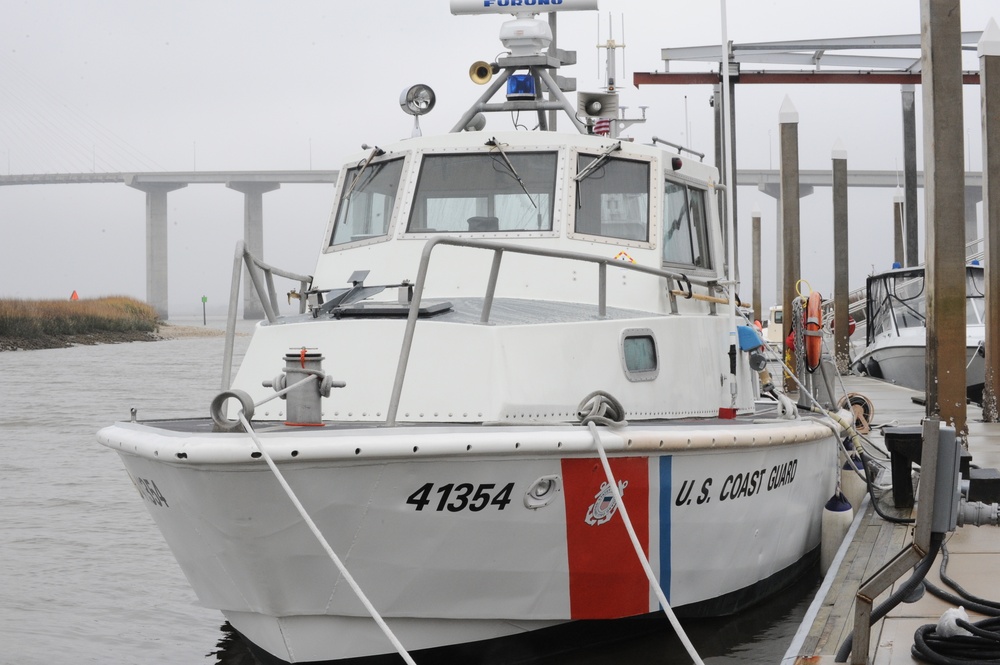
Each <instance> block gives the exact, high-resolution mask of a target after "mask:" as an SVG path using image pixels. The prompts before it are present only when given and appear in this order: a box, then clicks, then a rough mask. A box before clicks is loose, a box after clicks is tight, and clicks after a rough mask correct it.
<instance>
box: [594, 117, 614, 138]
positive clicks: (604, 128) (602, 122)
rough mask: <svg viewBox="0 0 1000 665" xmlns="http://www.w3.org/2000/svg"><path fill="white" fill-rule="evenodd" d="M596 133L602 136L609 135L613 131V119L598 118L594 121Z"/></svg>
mask: <svg viewBox="0 0 1000 665" xmlns="http://www.w3.org/2000/svg"><path fill="white" fill-rule="evenodd" d="M594 133H595V134H598V135H600V136H607V135H608V134H610V133H611V119H610V118H598V119H597V122H595V123H594Z"/></svg>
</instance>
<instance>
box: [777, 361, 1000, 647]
mask: <svg viewBox="0 0 1000 665" xmlns="http://www.w3.org/2000/svg"><path fill="white" fill-rule="evenodd" d="M843 379H844V383H845V387H846V388H847V390H848V392H852V393H860V394H862V395H864V396H866V397H868V398H869V399H870V400H871V401H872V403H873V404H874V406H875V412H874V414H873V418H872V421H873V422H872V424H873V425H874V426H873V427H872V431H871V433H870V434H869V435H868V438H870V439H871V440H872V442H873V443H874V444H876V445H878V446H879V447H880V448H882V449H883V450H884V449H885V445H884V442H883V438H882V434H881V431H880V427H881V426H884V425H917V424H919V423H920V421H921V419H922V418H923V416H924V407H923V406H922V405H921V404H918V403H916V402H914V400H913V398H915V397H917V398H921V397H923V395H922V393H918V392H916V391H913V390H909V389H907V388H901V387H899V386H894V385H891V384H888V383H885V382H883V381H878V380H875V379H870V378H867V377H857V376H845V377H843ZM981 420H982V413H981V411H980V410H979V409H978V408H977V407H974V406H972V405H969V410H968V423H969V452H970V453H971V454H972V462H973V464H975V465H977V466H980V467H983V468H990V467H992V468H1000V424H992V423H991V424H986V423H983V422H981ZM865 506H866V510H865V512H864V514H863V515H861V516H860V517H858V518H857V519H856V523H855V530H854V534H853V537H852V538H851V539H850V542H849V544H847V546H846V549H844V548H843V547H842V552H844V556H843V559H842V560H841V561H840V564H839V566H836V568H833V569H831V571H830V573H829V574H828V576H827V579H826V580H824V584H823V585H822V587H821V589H820V591H819V593H818V594H817V599H816V600H815V601H814V602H813V605H812V607H811V608H810V611H809V612H808V613H807V615H806V618H805V620H804V622H803V626H802V628H800V631H799V634H798V635H797V636H796V639H795V640H794V641H793V643H792V648H791V649H790V651H789V654H788V655H786V657H785V659H784V661H783V662H784V663H785V664H791V663H795V665H826V664H829V663H833V662H834V660H835V655H836V652H837V649H838V647H839V646H840V644H841V643H842V642H843V640H844V639H845V638H847V637H848V636H849V635H851V633H852V631H853V626H854V599H855V595H856V593H857V590H858V587H859V586H860V584H861V583H862V582H863V581H865V580H867V579H868V578H869V577H871V576H872V575H873V574H874V573H875V572H876V571H878V570H879V569H880V568H881V567H882V566H883V565H884V564H885V563H887V562H888V561H889V560H890V559H891V558H892V557H893V556H895V555H896V554H897V553H899V552H900V551H901V550H903V549H904V548H905V547H906V546H907V545H909V543H910V541H911V539H912V527H910V526H907V525H899V524H892V523H890V522H887V521H885V520H883V519H882V518H881V517H879V516H878V515H877V514H876V513H875V511H874V510H873V508H872V506H871V505H870V502H869V501H866V502H865ZM879 507H880V508H882V510H883V512H886V513H888V514H890V515H896V516H901V517H909V516H910V515H909V511H907V512H906V513H905V514H904V513H902V512H901V511H899V510H897V509H896V508H895V507H894V506H893V505H892V495H891V493H888V492H887V493H886V494H885V495H884V496H882V497H881V498H880V502H879ZM849 536H850V534H849ZM945 546H946V547H947V550H948V553H949V560H948V567H947V575H948V576H949V577H951V578H952V579H954V580H955V581H957V582H958V583H959V584H960V585H961V586H962V587H964V588H965V589H966V590H968V591H970V592H971V593H973V594H975V595H977V596H980V597H983V598H989V599H993V600H998V601H1000V575H997V573H996V570H997V568H998V565H1000V528H998V527H991V526H984V527H974V526H966V527H959V528H958V529H957V530H956V531H955V532H954V533H952V534H949V536H948V537H947V538H946V545H945ZM940 561H941V556H940V555H939V556H938V558H937V560H936V561H935V562H934V565H933V567H932V569H931V572H930V574H928V576H927V580H928V581H929V582H931V583H933V584H934V585H936V586H938V587H939V588H942V589H945V590H947V591H951V589H949V588H948V587H947V586H945V585H944V584H943V583H942V582H941V579H940V577H939V570H940ZM835 565H836V562H835ZM908 576H909V575H908V574H907V575H904V576H903V578H902V579H900V580H898V581H897V582H896V583H895V584H894V585H893V586H892V588H890V589H889V590H888V591H886V592H885V593H884V594H882V595H881V596H879V597H878V598H877V599H876V600H875V603H874V607H878V605H879V604H880V603H881V602H882V601H883V600H885V599H886V598H888V597H889V595H890V594H891V593H892V592H893V591H895V589H896V588H898V587H899V586H900V585H901V584H902V583H903V582H905V580H906V578H907V577H908ZM949 607H950V605H948V604H947V603H946V602H945V601H943V600H940V599H938V598H936V597H935V596H932V595H931V594H929V593H925V594H924V595H923V597H921V598H920V599H919V600H917V601H916V602H913V603H901V604H900V605H898V606H897V607H896V608H894V609H893V610H892V611H891V612H889V614H888V615H887V616H886V617H885V618H884V619H882V620H881V621H879V622H877V623H876V624H875V625H874V626H872V629H871V636H872V639H871V647H870V649H869V662H870V663H872V664H873V665H899V664H903V663H905V664H907V665H909V664H911V663H920V662H921V661H918V660H916V659H915V658H913V657H912V656H911V655H910V647H911V645H912V644H913V635H914V632H915V631H916V630H917V629H918V628H919V627H920V626H922V625H925V624H930V623H933V624H936V623H937V621H938V619H939V618H940V616H941V614H942V613H943V612H944V611H945V610H947V609H948V608H949ZM969 617H970V620H971V621H972V622H976V621H979V620H981V619H983V618H985V617H984V616H983V615H979V614H976V613H974V612H971V611H970V612H969ZM848 662H850V661H848Z"/></svg>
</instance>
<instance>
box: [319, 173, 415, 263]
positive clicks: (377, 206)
mask: <svg viewBox="0 0 1000 665" xmlns="http://www.w3.org/2000/svg"><path fill="white" fill-rule="evenodd" d="M402 172H403V160H402V159H401V158H397V159H390V160H385V161H381V162H372V163H370V164H368V165H367V166H364V165H358V166H356V167H354V168H353V169H350V170H349V171H348V172H347V174H346V176H345V178H344V192H345V194H343V195H341V199H340V203H339V204H338V205H337V216H336V223H335V225H334V227H333V237H332V238H330V245H343V244H345V243H349V242H355V241H358V240H367V239H369V238H377V237H379V236H384V235H386V234H387V233H388V232H389V219H390V218H391V217H392V208H393V206H394V205H395V203H396V195H397V193H398V191H399V177H400V175H401V174H402ZM352 184H353V187H352V186H351V185H352Z"/></svg>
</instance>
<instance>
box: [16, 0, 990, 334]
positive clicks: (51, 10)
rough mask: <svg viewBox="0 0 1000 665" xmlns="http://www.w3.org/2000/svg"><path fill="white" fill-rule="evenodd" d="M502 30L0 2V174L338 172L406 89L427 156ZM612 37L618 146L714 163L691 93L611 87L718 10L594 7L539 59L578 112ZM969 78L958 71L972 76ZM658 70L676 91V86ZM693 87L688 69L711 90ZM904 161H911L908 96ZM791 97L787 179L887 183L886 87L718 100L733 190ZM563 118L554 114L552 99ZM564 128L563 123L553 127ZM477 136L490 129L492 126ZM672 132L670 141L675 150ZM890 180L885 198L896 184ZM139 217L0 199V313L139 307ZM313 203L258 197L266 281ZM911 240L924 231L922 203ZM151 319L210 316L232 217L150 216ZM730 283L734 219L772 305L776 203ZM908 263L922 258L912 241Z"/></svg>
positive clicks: (300, 10)
mask: <svg viewBox="0 0 1000 665" xmlns="http://www.w3.org/2000/svg"><path fill="white" fill-rule="evenodd" d="M995 6H996V5H995V4H994V2H993V1H992V0H968V1H966V2H963V3H962V23H963V30H976V31H978V30H983V29H984V28H985V27H986V23H987V21H988V19H989V18H990V16H991V14H992V15H994V16H996V17H1000V10H997V9H995V8H994V7H995ZM507 18H508V17H501V16H458V17H456V16H452V15H451V14H450V12H449V10H448V3H447V0H434V1H433V2H432V1H427V0H423V1H421V2H406V3H404V2H400V1H389V2H378V3H376V2H350V3H348V2H341V1H337V2H334V1H333V0H300V1H297V2H294V3H280V4H279V3H273V2H264V1H263V0H240V1H236V0H224V1H215V2H213V1H208V2H206V1H205V0H200V1H197V2H195V1H192V0H174V1H173V2H170V3H143V2H134V1H129V2H125V1H120V0H102V1H101V2H86V3H83V2H72V3H68V2H65V1H64V0H30V1H29V0H25V1H23V2H22V1H19V0H18V1H15V0H0V173H4V174H7V173H8V172H9V173H14V174H18V173H52V172H90V171H156V170H168V171H169V170H185V171H186V170H193V169H197V170H208V171H212V170H254V169H261V170H282V169H308V168H315V169H335V168H339V167H340V166H341V164H340V162H341V160H342V158H343V156H344V155H345V154H349V153H353V152H356V151H358V149H359V147H360V145H361V143H369V144H372V145H375V144H384V143H387V142H391V141H394V140H397V139H399V138H402V137H404V136H408V135H409V133H410V128H411V126H412V119H411V118H410V117H409V116H406V115H405V114H403V112H402V111H401V110H400V109H399V105H398V98H399V93H400V91H401V90H402V89H403V88H405V87H407V86H408V85H411V84H413V83H418V82H419V83H426V84H428V85H430V86H431V87H432V88H434V90H435V91H436V93H437V95H438V103H437V106H436V108H435V109H434V111H433V112H432V113H431V114H430V115H428V116H425V117H424V118H422V119H421V125H422V127H423V130H424V134H425V135H427V134H431V133H436V132H444V131H447V130H448V129H450V127H451V126H452V125H453V124H454V123H455V121H456V120H457V119H458V117H459V116H460V115H461V113H462V112H463V111H464V110H465V108H466V107H467V106H468V105H469V104H471V103H472V102H473V101H474V100H475V99H476V98H477V97H478V96H479V95H480V94H481V93H482V88H480V87H478V86H475V85H474V84H473V83H472V82H471V81H469V79H468V76H467V72H468V68H469V65H470V64H471V63H472V62H473V61H475V60H488V61H489V60H494V59H495V58H496V56H497V54H499V53H500V52H501V51H502V50H503V48H502V46H501V44H500V42H499V40H498V39H497V34H498V30H499V27H500V24H501V23H502V22H503V21H504V20H506V19H507ZM609 20H610V21H611V22H613V24H614V30H615V32H614V36H615V39H616V40H618V41H619V42H621V41H622V24H623V23H624V42H625V44H626V48H625V51H624V66H625V68H626V69H627V71H626V73H625V74H624V75H622V73H621V71H620V69H621V67H622V55H621V53H622V52H621V51H619V52H618V53H619V56H618V57H619V73H618V79H619V85H620V88H621V93H622V102H621V103H622V104H623V105H625V106H629V107H630V111H629V115H633V114H635V113H637V112H638V107H639V106H640V105H645V106H649V110H648V112H647V118H648V122H647V123H646V124H645V125H637V126H633V127H632V128H631V129H630V130H628V131H627V132H626V134H625V135H626V136H633V137H635V139H636V140H637V141H641V142H648V141H649V140H650V138H651V137H652V136H654V135H655V136H659V137H661V138H666V139H667V140H671V141H674V142H677V143H683V144H687V145H690V146H692V147H694V148H695V149H697V150H699V151H702V152H705V153H707V154H708V155H709V157H708V158H707V159H708V160H709V161H711V160H712V158H711V155H712V154H713V137H712V132H713V130H712V126H713V125H712V123H713V116H712V109H711V108H709V106H708V99H709V97H710V96H711V89H710V87H709V86H692V87H687V88H682V87H679V86H646V87H644V88H642V89H638V90H637V89H635V88H634V87H633V86H632V85H631V74H632V72H633V71H657V70H662V67H663V63H662V60H660V49H661V48H665V47H678V46H699V45H708V44H717V43H719V40H720V27H719V6H718V3H716V2H675V1H672V0H667V1H664V0H601V11H600V12H599V13H594V12H580V13H572V12H571V13H562V14H560V16H559V34H558V39H559V45H560V47H562V48H564V49H573V50H576V51H577V53H578V60H579V63H578V64H577V65H576V66H573V67H569V68H566V69H565V70H563V71H562V72H561V73H562V74H563V75H564V76H572V77H575V78H576V79H577V87H578V89H579V90H592V91H596V90H598V89H599V88H600V87H601V85H602V84H603V77H604V52H603V51H601V52H600V53H599V52H598V50H597V49H596V48H595V46H596V44H597V43H598V42H601V43H603V41H604V40H606V39H607V38H608V23H609ZM919 27H920V12H919V3H918V2H915V1H912V0H878V1H877V2H871V1H867V2H861V1H858V0H849V1H845V2H835V3H834V2H822V3H820V2H802V1H801V0H780V1H779V0H775V1H772V2H750V1H746V0H745V1H739V0H737V1H735V2H729V37H730V39H731V40H733V41H734V42H737V43H740V42H751V41H770V40H779V39H780V40H788V39H817V38H834V37H851V36H870V35H890V34H909V33H917V32H919ZM966 63H967V64H966V68H976V67H977V64H978V63H977V61H976V59H975V54H974V52H973V53H972V54H971V55H967V56H966ZM677 69H678V67H674V71H677ZM700 69H702V70H705V69H708V67H707V66H703V67H700ZM919 92H920V91H919V89H918V94H917V104H918V110H917V123H918V159H922V146H920V145H919V144H920V143H921V142H922V138H921V129H920V128H921V123H922V114H921V112H920V104H921V100H920V94H919ZM786 94H787V95H788V96H789V97H790V98H791V100H792V102H793V103H794V104H795V106H796V108H797V110H798V112H799V145H800V166H801V168H803V169H825V168H829V166H830V155H831V150H832V148H833V145H834V143H835V142H836V140H837V139H840V140H841V141H842V142H843V144H844V147H845V148H846V149H847V152H848V168H849V169H885V170H898V169H901V168H902V129H901V122H900V117H901V111H900V106H901V105H900V96H899V88H898V86H826V87H812V86H801V85H799V86H785V87H782V86H743V87H739V86H738V87H737V110H738V114H739V115H738V121H737V127H736V132H737V148H738V158H737V159H738V164H739V166H740V167H741V168H778V149H777V140H778V110H779V107H780V106H781V102H782V99H783V98H784V96H785V95H786ZM572 97H574V96H573V95H571V98H572ZM964 101H965V135H966V140H967V143H968V146H969V147H970V148H971V149H969V150H968V151H967V156H966V163H967V165H968V166H969V167H970V168H971V169H972V170H978V169H980V168H981V163H982V157H981V147H980V143H979V136H980V120H979V89H978V87H975V86H965V96H964ZM561 122H562V126H563V127H566V126H567V123H566V121H565V120H563V121H561ZM488 123H489V124H488V125H487V131H488V130H489V129H494V130H503V129H508V128H509V127H510V121H509V119H508V118H507V117H506V116H503V115H501V114H490V116H489V119H488ZM686 125H687V126H689V127H690V135H688V132H686V131H685V130H686ZM901 181H902V180H901V177H900V182H901ZM893 194H894V192H893V191H892V190H857V189H855V190H851V192H850V194H849V197H850V236H851V245H852V256H851V285H852V287H857V286H862V285H863V281H864V276H865V275H867V274H868V273H869V272H870V271H871V269H872V267H873V266H874V267H875V268H876V269H882V268H885V267H888V265H889V263H890V262H891V260H892V257H891V239H892V236H891V226H890V223H891V218H892V197H893ZM144 196H145V195H144V194H143V193H142V192H140V191H138V190H134V189H130V188H128V187H126V186H124V185H121V184H118V185H46V186H20V187H3V188H0V297H2V298H10V297H17V298H68V297H69V295H70V293H72V292H73V291H74V290H76V291H78V292H79V294H80V296H81V297H98V296H103V295H111V294H126V295H132V296H135V297H138V298H144V297H145V227H144V219H145V208H144V202H145V198H144ZM332 197H333V187H332V186H331V185H283V186H282V187H281V189H279V190H277V191H275V192H271V193H268V194H265V195H264V247H265V249H264V258H265V260H267V261H268V262H270V263H272V264H275V265H277V266H280V267H283V268H286V269H289V270H292V271H295V272H300V273H311V272H312V271H313V269H314V266H315V261H316V258H317V256H318V254H319V249H320V243H321V240H322V236H323V234H324V231H325V228H326V223H327V220H328V217H329V212H330V208H331V205H332ZM831 199H832V195H831V193H830V190H829V189H817V190H816V193H814V194H813V195H812V196H810V197H807V198H805V199H803V200H802V212H801V214H802V236H803V242H804V246H803V250H802V266H803V271H802V272H803V277H804V278H805V279H807V280H808V281H810V283H811V284H812V286H813V287H814V288H817V289H819V290H821V291H824V292H825V293H830V292H831V291H832V249H831V245H832V237H833V236H832V230H831V228H830V227H831V224H832V211H831V208H832V204H831ZM920 202H921V223H922V222H923V219H922V203H923V196H922V192H921V195H920ZM169 203H170V208H169V217H170V229H169V233H170V241H169V243H170V244H169V257H170V281H169V294H170V295H169V299H170V313H171V317H180V316H185V315H194V314H200V311H201V296H203V295H205V296H207V297H208V299H209V303H210V305H212V306H215V307H223V306H224V305H225V302H226V299H227V298H228V292H229V279H230V271H231V265H232V264H231V262H232V255H233V248H234V246H235V243H236V241H237V240H238V239H240V238H241V237H242V233H243V230H242V226H243V225H242V220H243V198H242V195H241V194H239V193H237V192H235V191H231V190H228V189H226V188H225V187H224V186H221V185H190V186H188V187H187V188H186V189H182V190H178V191H175V192H173V193H171V194H170V196H169ZM739 206H740V211H739V212H740V215H739V222H740V225H741V233H740V235H741V238H740V243H741V272H742V276H743V282H744V286H743V288H742V289H741V291H742V294H743V296H744V299H748V298H749V295H750V293H749V292H750V288H749V281H750V274H751V273H750V265H749V254H750V252H749V248H750V242H749V232H750V223H749V219H750V214H751V211H752V210H753V209H754V208H756V209H758V210H760V211H761V213H762V217H763V220H764V222H763V227H764V240H765V242H764V265H765V269H764V284H763V292H764V293H763V295H764V300H765V305H766V304H768V303H770V302H773V300H774V290H775V286H774V275H773V269H771V268H770V266H773V263H774V258H773V256H774V252H773V242H774V228H775V214H776V213H775V206H774V201H773V200H772V199H770V198H768V197H765V196H764V195H762V194H760V193H758V192H756V190H754V189H753V188H741V189H740V191H739ZM920 243H921V248H922V247H923V229H922V226H921V231H920Z"/></svg>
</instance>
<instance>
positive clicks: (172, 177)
mask: <svg viewBox="0 0 1000 665" xmlns="http://www.w3.org/2000/svg"><path fill="white" fill-rule="evenodd" d="M338 173H339V171H167V172H147V173H48V174H32V175H6V176H5V175H0V186H13V185H57V184H93V183H123V184H125V185H127V186H129V187H134V188H135V189H138V190H140V191H143V192H145V193H146V302H148V303H149V304H150V305H152V306H153V307H155V308H156V311H157V312H158V313H159V315H160V316H161V317H162V318H164V319H166V318H167V316H168V310H167V228H168V225H167V195H168V194H169V193H170V192H172V191H174V190H177V189H181V188H183V187H187V186H188V185H190V184H222V185H225V186H226V187H229V188H230V189H233V190H236V191H238V192H241V193H242V194H243V199H244V204H243V237H244V241H245V242H246V244H247V248H248V249H249V250H250V251H251V252H252V253H253V254H254V255H255V256H263V250H264V212H263V195H264V194H266V193H267V192H270V191H274V190H275V189H278V188H279V187H280V186H281V185H282V184H302V183H322V184H331V183H335V182H336V181H337V175H338ZM923 177H924V176H923V173H918V174H917V186H918V187H923ZM899 178H900V175H899V173H898V172H896V171H850V172H848V174H847V183H848V186H849V187H886V188H896V187H898V186H899ZM779 182H780V180H779V172H778V171H777V170H771V169H768V170H754V169H741V170H739V171H738V172H737V174H736V184H737V185H743V186H756V187H757V188H758V189H760V190H761V191H762V192H765V193H767V194H769V195H771V196H774V197H775V198H777V195H778V186H779ZM832 184H833V175H832V172H831V171H824V170H817V171H810V170H802V171H800V181H799V193H800V196H807V195H809V194H811V193H812V192H813V189H814V188H815V187H829V186H831V185H832ZM982 192H983V176H982V173H967V174H966V224H967V225H969V224H970V223H971V225H972V229H973V236H972V237H975V235H974V230H975V224H976V203H978V202H979V201H981V200H982ZM244 283H249V276H245V282H244ZM243 316H244V317H245V318H248V319H259V318H263V316H264V310H263V307H262V306H261V304H260V300H259V299H258V297H257V293H256V291H255V290H254V289H244V296H243Z"/></svg>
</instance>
